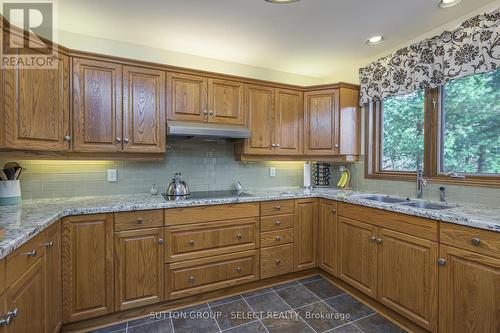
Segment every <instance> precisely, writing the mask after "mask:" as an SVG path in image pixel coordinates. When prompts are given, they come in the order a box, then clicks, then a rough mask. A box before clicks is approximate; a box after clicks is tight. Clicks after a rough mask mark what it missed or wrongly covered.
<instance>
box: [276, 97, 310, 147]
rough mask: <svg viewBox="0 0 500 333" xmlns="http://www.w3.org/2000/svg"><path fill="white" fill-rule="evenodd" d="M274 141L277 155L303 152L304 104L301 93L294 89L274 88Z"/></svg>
mask: <svg viewBox="0 0 500 333" xmlns="http://www.w3.org/2000/svg"><path fill="white" fill-rule="evenodd" d="M274 118H275V119H274V133H275V139H274V143H275V144H277V145H279V146H278V148H277V150H276V151H277V153H278V154H279V155H301V154H302V153H303V123H304V104H303V102H302V93H301V92H299V91H294V90H284V89H277V90H276V106H275V116H274Z"/></svg>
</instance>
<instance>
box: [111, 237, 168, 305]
mask: <svg viewBox="0 0 500 333" xmlns="http://www.w3.org/2000/svg"><path fill="white" fill-rule="evenodd" d="M164 244H165V241H164V239H163V228H153V229H140V230H128V231H120V232H116V233H115V262H114V264H115V304H116V311H120V310H126V309H130V308H134V307H138V306H143V305H148V304H154V303H158V302H161V301H162V300H163V299H164V293H165V292H164V262H165V259H164V256H165V245H164Z"/></svg>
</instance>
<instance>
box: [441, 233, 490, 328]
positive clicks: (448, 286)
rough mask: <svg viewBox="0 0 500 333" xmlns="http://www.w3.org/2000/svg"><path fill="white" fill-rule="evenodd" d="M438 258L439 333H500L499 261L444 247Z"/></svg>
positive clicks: (442, 246)
mask: <svg viewBox="0 0 500 333" xmlns="http://www.w3.org/2000/svg"><path fill="white" fill-rule="evenodd" d="M492 235H493V234H492ZM497 239H498V238H497ZM440 258H441V259H440V260H441V263H442V266H440V268H439V332H441V333H455V332H464V333H469V332H476V333H480V332H481V333H483V332H484V333H496V332H500V315H499V314H500V259H499V258H494V257H492V256H485V255H482V254H478V253H474V252H472V251H468V250H462V249H458V248H455V247H451V246H444V245H441V246H440Z"/></svg>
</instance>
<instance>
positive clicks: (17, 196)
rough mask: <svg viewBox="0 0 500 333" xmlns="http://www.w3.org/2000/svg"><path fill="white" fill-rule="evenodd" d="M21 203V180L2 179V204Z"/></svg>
mask: <svg viewBox="0 0 500 333" xmlns="http://www.w3.org/2000/svg"><path fill="white" fill-rule="evenodd" d="M20 203H21V183H20V182H19V180H6V181H0V206H7V205H17V204H20Z"/></svg>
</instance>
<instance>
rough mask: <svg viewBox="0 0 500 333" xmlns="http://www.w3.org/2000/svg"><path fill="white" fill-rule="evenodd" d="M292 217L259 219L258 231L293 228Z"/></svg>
mask: <svg viewBox="0 0 500 333" xmlns="http://www.w3.org/2000/svg"><path fill="white" fill-rule="evenodd" d="M293 217H294V215H293V214H287V215H276V216H267V217H261V218H260V231H271V230H279V229H288V228H293Z"/></svg>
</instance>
